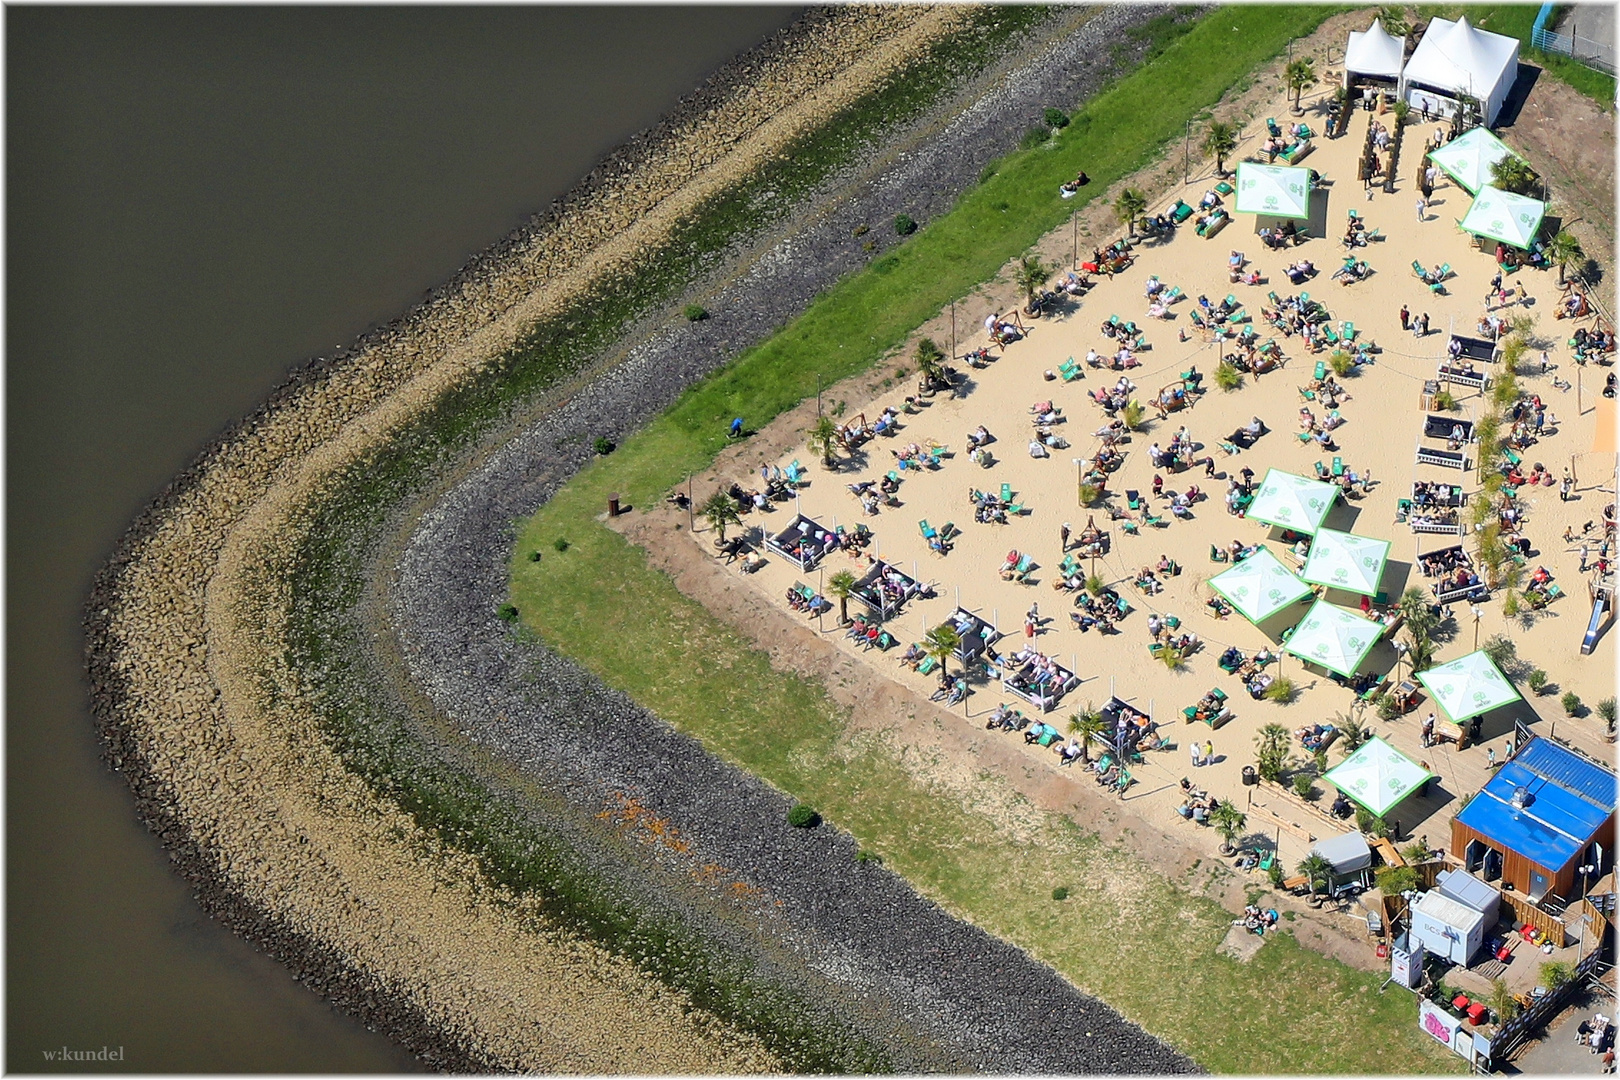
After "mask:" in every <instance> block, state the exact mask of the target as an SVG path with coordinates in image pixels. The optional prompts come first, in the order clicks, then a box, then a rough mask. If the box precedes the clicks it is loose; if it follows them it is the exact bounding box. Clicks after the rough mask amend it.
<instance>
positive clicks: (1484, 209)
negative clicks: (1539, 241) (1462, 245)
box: [1462, 185, 1547, 250]
mask: <svg viewBox="0 0 1620 1080" xmlns="http://www.w3.org/2000/svg"><path fill="white" fill-rule="evenodd" d="M1546 213H1547V204H1546V203H1544V202H1542V201H1541V200H1540V199H1527V198H1525V197H1524V196H1523V195H1515V194H1513V192H1511V191H1501V190H1499V189H1497V188H1493V187H1490V186H1489V185H1487V186H1485V187H1482V188H1480V189H1479V194H1478V195H1476V196H1475V197H1474V205H1472V206H1470V207H1469V208H1468V213H1467V214H1465V215H1463V219H1462V227H1463V231H1465V232H1471V233H1473V234H1474V235H1475V236H1484V237H1488V238H1489V239H1492V240H1500V241H1501V242H1502V243H1504V244H1507V245H1509V246H1510V247H1516V248H1524V249H1526V250H1528V249H1529V247H1530V242H1531V241H1532V240H1534V239H1535V238H1536V232H1537V231H1538V230H1539V229H1540V228H1541V219H1542V217H1543V216H1544V215H1545V214H1546Z"/></svg>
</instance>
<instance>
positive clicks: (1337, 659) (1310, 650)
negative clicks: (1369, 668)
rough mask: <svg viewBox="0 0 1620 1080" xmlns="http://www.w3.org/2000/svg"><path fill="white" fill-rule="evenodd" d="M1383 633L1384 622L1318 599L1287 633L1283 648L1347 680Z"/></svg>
mask: <svg viewBox="0 0 1620 1080" xmlns="http://www.w3.org/2000/svg"><path fill="white" fill-rule="evenodd" d="M1383 633H1384V624H1383V623H1380V622H1374V621H1373V620H1372V619H1365V618H1362V617H1361V616H1360V615H1357V614H1356V613H1355V612H1351V611H1346V610H1344V609H1343V608H1338V607H1334V606H1333V605H1332V604H1330V603H1328V602H1327V601H1326V600H1317V601H1316V603H1314V604H1312V605H1311V610H1309V611H1307V612H1306V613H1305V617H1304V618H1303V619H1301V620H1299V625H1298V626H1296V627H1294V632H1293V633H1292V634H1290V635H1288V640H1287V641H1286V642H1284V643H1283V650H1284V651H1285V652H1291V653H1293V654H1294V655H1295V656H1297V657H1299V658H1300V659H1301V660H1306V661H1309V662H1310V663H1312V664H1315V665H1317V666H1318V667H1325V668H1327V669H1328V670H1329V671H1334V672H1337V673H1338V674H1340V675H1343V676H1344V677H1345V678H1347V679H1348V678H1351V677H1353V676H1354V675H1355V673H1356V667H1357V666H1358V665H1359V664H1360V663H1361V661H1362V659H1363V658H1364V657H1365V656H1366V655H1367V654H1368V653H1369V652H1371V651H1372V647H1373V646H1374V645H1376V644H1377V643H1378V639H1379V637H1380V636H1382V635H1383Z"/></svg>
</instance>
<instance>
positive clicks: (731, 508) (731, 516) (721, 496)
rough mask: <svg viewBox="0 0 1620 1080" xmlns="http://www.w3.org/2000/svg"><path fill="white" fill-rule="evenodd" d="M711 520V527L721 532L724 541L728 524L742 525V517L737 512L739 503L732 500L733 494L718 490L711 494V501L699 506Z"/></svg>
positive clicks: (709, 520) (702, 512) (701, 511)
mask: <svg viewBox="0 0 1620 1080" xmlns="http://www.w3.org/2000/svg"><path fill="white" fill-rule="evenodd" d="M698 513H700V514H702V515H703V516H704V517H705V518H706V519H707V520H708V522H709V527H710V528H712V529H713V530H714V531H715V532H717V533H719V534H720V539H721V540H722V541H724V540H725V538H726V526H727V525H741V524H742V518H741V516H739V515H738V513H737V504H736V503H734V502H732V501H731V496H730V495H727V494H726V493H725V492H723V491H718V490H717V491H716V492H715V493H714V494H713V495H710V496H709V501H708V502H706V503H704V504H703V506H702V507H701V508H699V510H698Z"/></svg>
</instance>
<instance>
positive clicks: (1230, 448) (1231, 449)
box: [1215, 442, 1238, 457]
mask: <svg viewBox="0 0 1620 1080" xmlns="http://www.w3.org/2000/svg"><path fill="white" fill-rule="evenodd" d="M1215 445H1216V446H1218V447H1219V448H1220V451H1221V453H1223V454H1225V455H1227V456H1228V457H1231V456H1232V455H1233V454H1235V453H1237V452H1238V448H1237V444H1235V443H1230V442H1221V443H1216V444H1215Z"/></svg>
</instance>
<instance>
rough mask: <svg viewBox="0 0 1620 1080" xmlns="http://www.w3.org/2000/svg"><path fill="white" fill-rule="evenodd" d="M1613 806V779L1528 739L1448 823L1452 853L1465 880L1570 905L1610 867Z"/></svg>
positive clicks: (1572, 756)
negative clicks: (1459, 861)
mask: <svg viewBox="0 0 1620 1080" xmlns="http://www.w3.org/2000/svg"><path fill="white" fill-rule="evenodd" d="M1614 806H1615V775H1614V773H1613V772H1611V771H1610V770H1608V769H1606V768H1604V767H1603V766H1601V765H1598V764H1596V763H1595V762H1592V761H1590V760H1588V759H1586V758H1584V757H1582V756H1581V755H1579V754H1577V753H1575V752H1574V751H1572V750H1566V749H1565V748H1564V747H1562V746H1559V745H1558V744H1557V743H1555V742H1553V741H1551V740H1549V739H1541V738H1533V739H1531V740H1530V741H1529V742H1527V743H1525V744H1524V745H1523V746H1521V747H1520V748H1519V750H1518V752H1517V753H1516V754H1514V755H1513V757H1511V758H1510V759H1508V761H1507V762H1506V763H1505V764H1503V766H1502V767H1501V768H1500V769H1498V770H1497V773H1496V775H1495V776H1493V777H1491V780H1490V782H1489V783H1488V784H1486V785H1485V787H1484V788H1483V789H1481V790H1480V792H1479V794H1478V795H1475V796H1474V798H1473V799H1471V800H1470V801H1469V803H1468V805H1467V806H1465V807H1463V809H1462V812H1461V813H1459V814H1458V815H1457V816H1456V817H1455V818H1454V819H1453V820H1452V822H1451V849H1452V852H1453V853H1454V854H1456V855H1458V856H1460V857H1461V858H1462V860H1463V865H1464V866H1465V867H1466V868H1467V870H1468V871H1469V872H1471V873H1475V874H1478V876H1480V877H1481V878H1483V879H1485V880H1486V881H1495V882H1498V884H1500V885H1501V886H1502V887H1503V888H1511V889H1513V890H1515V891H1516V892H1518V893H1519V894H1520V895H1522V896H1525V897H1528V898H1529V899H1530V900H1532V901H1540V900H1541V899H1542V898H1543V897H1545V896H1548V895H1553V896H1559V897H1563V898H1564V899H1566V900H1573V899H1575V898H1576V897H1577V896H1579V895H1581V893H1582V892H1583V891H1584V890H1585V888H1586V887H1587V886H1588V885H1589V884H1590V882H1591V881H1594V880H1596V879H1597V878H1599V877H1601V876H1602V874H1603V872H1604V870H1605V869H1606V868H1607V867H1609V866H1612V865H1613V862H1614V823H1615V818H1614ZM1586 866H1590V867H1593V868H1594V869H1593V870H1592V871H1590V872H1589V873H1588V874H1586V875H1582V874H1581V873H1580V870H1581V868H1582V867H1586Z"/></svg>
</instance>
